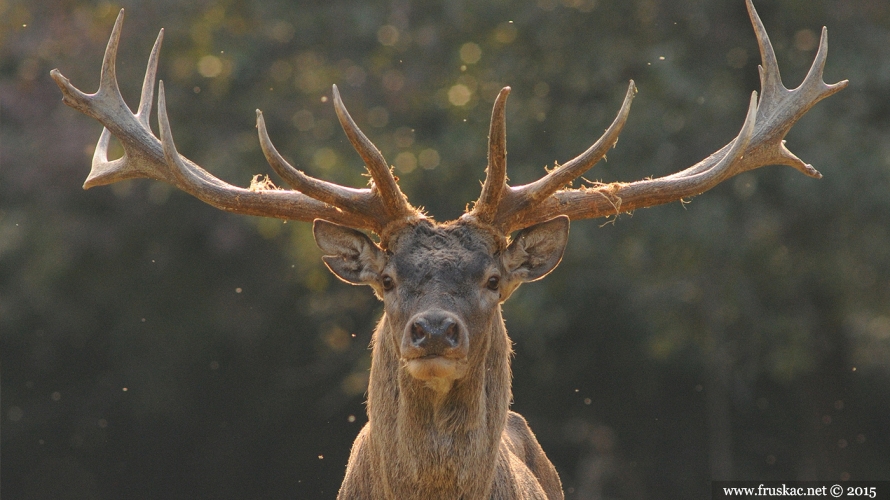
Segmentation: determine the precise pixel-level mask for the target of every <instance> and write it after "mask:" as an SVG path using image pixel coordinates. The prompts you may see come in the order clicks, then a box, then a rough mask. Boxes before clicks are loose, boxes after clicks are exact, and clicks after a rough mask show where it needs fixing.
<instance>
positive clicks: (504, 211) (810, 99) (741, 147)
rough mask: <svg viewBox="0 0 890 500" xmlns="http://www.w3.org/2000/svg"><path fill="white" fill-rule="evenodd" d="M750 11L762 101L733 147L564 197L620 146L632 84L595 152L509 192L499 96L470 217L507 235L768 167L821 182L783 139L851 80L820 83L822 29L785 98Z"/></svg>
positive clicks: (673, 197)
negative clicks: (803, 72) (670, 170)
mask: <svg viewBox="0 0 890 500" xmlns="http://www.w3.org/2000/svg"><path fill="white" fill-rule="evenodd" d="M746 3H747V7H748V15H749V16H750V18H751V23H752V24H753V25H754V31H755V33H756V35H757V43H758V45H759V46H760V54H761V58H762V60H763V65H762V66H760V82H761V89H762V93H761V96H760V100H759V101H758V99H757V92H753V93H752V95H751V101H750V104H749V106H748V113H747V116H746V117H745V122H744V124H743V125H742V129H741V131H740V132H739V134H738V136H736V138H735V139H733V140H732V141H731V142H730V143H729V144H727V145H726V146H724V147H723V148H721V149H720V150H719V151H717V152H715V153H713V154H712V155H710V156H708V157H707V158H705V159H704V160H702V161H700V162H698V163H696V164H695V165H693V166H691V167H689V168H687V169H686V170H683V171H681V172H677V173H675V174H671V175H668V176H665V177H660V178H657V179H645V180H640V181H636V182H631V183H621V182H615V183H611V184H598V185H595V186H594V187H590V188H588V187H582V188H580V189H561V188H563V187H564V186H566V185H567V184H569V183H571V182H572V181H573V180H574V179H576V178H578V177H579V176H581V175H582V174H583V173H584V172H585V171H587V170H588V169H589V168H590V167H592V166H593V165H594V164H595V163H596V162H598V161H599V160H600V159H601V158H602V157H603V156H605V153H606V152H607V151H608V150H609V148H611V147H613V146H614V145H615V143H616V142H617V141H618V135H619V134H620V132H621V128H622V127H623V126H624V123H625V121H626V119H627V114H628V112H629V111H630V102H631V100H632V98H633V95H634V93H635V88H634V83H633V81H631V82H630V87H629V88H628V90H627V95H626V96H625V98H624V104H623V105H622V106H621V110H620V111H619V112H618V116H617V117H616V118H615V120H614V121H613V122H612V125H611V126H610V127H609V128H608V130H606V132H605V134H604V135H603V136H602V137H601V138H600V139H599V140H598V141H597V142H596V143H595V144H594V145H593V146H591V148H590V149H588V150H587V151H585V152H584V153H582V154H581V155H580V156H578V157H577V158H575V159H573V160H571V161H569V162H567V163H565V164H563V165H560V166H557V167H556V168H555V169H554V170H552V171H550V172H549V173H548V174H547V175H545V176H544V177H542V178H541V179H539V180H537V181H535V182H532V183H530V184H525V185H522V186H516V187H511V186H508V185H507V184H506V180H505V179H506V148H505V145H504V142H505V139H504V109H505V106H504V105H505V102H506V99H507V94H508V93H509V90H510V89H509V87H507V88H505V89H504V90H502V91H501V93H500V95H498V97H497V100H496V101H495V105H494V110H493V111H492V119H491V135H490V137H489V167H488V170H487V176H486V180H485V184H484V185H483V190H482V195H481V196H480V197H479V200H478V201H477V202H476V205H475V206H474V207H473V210H472V211H470V212H469V213H468V214H467V215H465V217H466V216H471V217H475V218H477V219H479V220H481V221H483V222H486V223H489V224H492V225H494V226H495V227H498V228H499V229H501V230H502V231H503V232H504V233H510V232H512V231H515V230H517V229H521V228H524V227H528V226H531V225H533V224H536V223H538V222H543V221H545V220H548V219H551V218H553V217H556V216H557V215H568V216H569V217H570V218H572V219H590V218H597V217H605V216H609V215H614V214H618V213H621V212H630V211H632V210H635V209H637V208H642V207H650V206H654V205H661V204H664V203H670V202H672V201H677V200H681V199H683V198H688V197H690V196H695V195H697V194H701V193H702V192H704V191H707V190H708V189H711V188H712V187H714V186H716V185H717V184H720V183H721V182H723V181H725V180H726V179H729V178H730V177H733V176H735V175H737V174H740V173H742V172H745V171H748V170H753V169H755V168H759V167H762V166H765V165H789V166H792V167H794V168H796V169H797V170H800V171H801V172H803V173H804V174H806V175H808V176H810V177H815V178H821V177H822V174H820V173H819V172H818V171H817V170H816V169H814V168H813V167H812V166H811V165H809V164H806V163H804V162H803V161H802V160H801V159H800V158H798V157H797V156H795V155H794V154H793V153H791V151H789V150H788V149H787V148H786V147H785V140H784V138H785V135H786V134H787V133H788V131H789V130H790V129H791V127H792V126H793V125H794V124H795V123H796V122H797V120H799V119H800V117H802V116H803V115H804V114H805V113H806V112H807V111H809V109H810V108H812V107H813V106H814V105H815V104H816V103H817V102H819V101H821V100H822V99H825V98H826V97H828V96H830V95H832V94H834V93H836V92H838V91H840V90H842V89H843V88H844V87H846V86H847V83H848V82H847V80H844V81H841V82H838V83H835V84H833V85H828V84H826V83H825V82H824V81H823V77H822V72H823V69H824V67H825V59H826V57H827V53H828V31H827V30H826V29H825V28H822V38H821V40H820V43H819V50H818V52H817V53H816V58H815V60H814V61H813V64H812V66H811V67H810V71H809V73H808V74H807V76H806V78H804V81H803V83H801V84H800V86H799V87H797V88H796V89H794V90H788V89H787V88H785V86H784V85H783V84H782V80H781V77H780V75H779V66H778V63H777V62H776V55H775V52H774V51H773V47H772V45H771V44H770V41H769V37H768V36H767V33H766V30H765V29H764V27H763V23H762V22H761V21H760V17H759V16H758V15H757V11H755V10H754V5H753V4H752V3H751V0H746ZM494 186H500V189H497V188H495V187H494Z"/></svg>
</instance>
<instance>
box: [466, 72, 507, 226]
mask: <svg viewBox="0 0 890 500" xmlns="http://www.w3.org/2000/svg"><path fill="white" fill-rule="evenodd" d="M509 95H510V87H504V88H503V89H501V91H500V92H499V93H498V96H497V98H496V99H495V101H494V107H493V108H492V110H491V125H490V127H489V131H488V168H487V169H485V183H484V184H483V185H482V194H480V195H479V200H478V201H477V202H476V204H475V205H474V206H473V210H472V211H471V212H470V215H472V216H474V217H476V218H477V219H478V220H480V221H482V222H486V223H491V222H494V218H495V215H497V211H498V205H499V204H500V202H501V197H502V196H503V194H504V191H505V190H506V189H507V124H506V122H507V120H506V116H505V115H506V109H507V97H508V96H509Z"/></svg>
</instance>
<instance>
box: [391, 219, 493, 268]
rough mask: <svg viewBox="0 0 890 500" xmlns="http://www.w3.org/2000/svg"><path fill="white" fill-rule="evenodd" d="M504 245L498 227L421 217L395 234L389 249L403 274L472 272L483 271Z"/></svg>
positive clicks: (464, 221)
mask: <svg viewBox="0 0 890 500" xmlns="http://www.w3.org/2000/svg"><path fill="white" fill-rule="evenodd" d="M504 245H505V241H504V237H503V236H501V235H500V234H499V233H498V232H497V231H496V230H494V229H493V228H489V227H487V226H484V225H482V224H478V223H473V222H472V221H466V220H457V221H453V222H449V223H445V224H436V223H433V222H430V221H420V222H418V223H416V224H412V225H410V226H408V227H405V228H404V229H402V230H400V231H399V232H398V233H397V234H395V235H393V238H391V239H390V242H389V244H388V245H387V250H388V251H389V252H390V253H391V254H392V255H393V263H394V264H395V266H396V273H397V274H398V275H399V276H401V277H402V278H408V277H409V276H417V275H428V274H429V273H431V272H432V273H435V270H441V271H446V272H449V271H459V272H457V273H454V274H455V275H464V276H468V275H470V276H471V275H474V274H479V273H481V272H483V271H484V270H485V268H487V267H488V266H489V265H490V264H491V262H492V258H493V256H494V255H495V254H497V253H498V252H500V251H501V250H502V249H503V248H504ZM468 277H469V276H468Z"/></svg>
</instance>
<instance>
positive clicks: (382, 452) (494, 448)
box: [368, 308, 511, 499]
mask: <svg viewBox="0 0 890 500" xmlns="http://www.w3.org/2000/svg"><path fill="white" fill-rule="evenodd" d="M392 328H393V325H391V324H390V322H389V321H388V318H387V316H386V315H384V316H383V319H382V320H381V321H380V324H379V325H378V327H377V330H376V331H375V333H374V351H373V359H372V365H371V379H370V384H369V388H368V417H369V433H370V434H369V443H368V444H369V446H370V447H371V449H372V453H371V455H372V458H371V460H372V462H373V464H372V468H373V470H374V471H375V477H374V479H373V481H374V482H375V484H374V487H373V490H374V493H375V494H374V497H375V498H377V497H380V498H403V499H411V498H424V499H430V498H442V499H457V498H487V497H488V496H489V494H490V491H491V487H492V482H493V480H494V473H495V464H496V462H497V456H498V450H499V445H500V440H501V434H502V432H503V430H504V426H505V425H506V419H507V410H508V407H509V404H510V399H511V392H510V360H509V358H510V343H509V339H508V337H507V331H506V329H505V327H504V322H503V319H502V317H501V312H500V308H498V309H497V310H496V312H495V314H494V315H493V317H492V319H491V321H490V324H489V326H488V329H489V331H488V332H473V333H471V336H472V337H474V338H476V339H478V340H480V344H484V345H479V346H478V348H474V349H472V350H471V352H472V353H473V354H471V357H470V359H469V364H470V367H471V368H470V371H469V372H468V373H467V375H466V376H465V377H464V378H462V379H460V380H457V381H455V382H454V385H453V386H452V387H451V389H450V390H449V391H448V392H446V393H440V392H437V391H435V390H433V389H431V388H430V387H427V386H426V385H425V384H424V383H423V382H421V381H418V380H416V379H414V378H412V377H411V376H410V375H408V373H407V372H406V371H405V369H404V367H403V366H402V362H401V360H400V358H399V350H398V345H397V343H396V341H395V340H394V339H397V338H399V333H398V332H393V331H391V329H392ZM431 495H432V496H431Z"/></svg>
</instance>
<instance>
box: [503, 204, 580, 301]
mask: <svg viewBox="0 0 890 500" xmlns="http://www.w3.org/2000/svg"><path fill="white" fill-rule="evenodd" d="M568 239H569V218H568V217H567V216H565V215H560V216H559V217H555V218H553V219H550V220H548V221H547V222H542V223H540V224H536V225H534V226H531V227H527V228H525V229H523V230H522V231H520V232H519V234H517V235H516V238H515V239H514V240H513V241H512V242H511V243H510V246H509V247H507V250H506V251H505V252H504V254H503V263H504V269H505V270H506V271H507V273H508V274H509V279H510V281H511V282H513V283H516V284H517V285H518V284H519V283H524V282H526V281H535V280H539V279H541V278H543V277H544V276H547V274H548V273H550V271H552V270H553V269H554V268H555V267H556V266H557V265H558V264H559V261H561V260H562V254H563V252H564V251H565V249H566V242H568Z"/></svg>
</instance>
